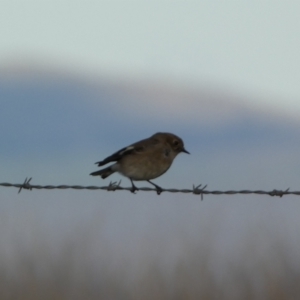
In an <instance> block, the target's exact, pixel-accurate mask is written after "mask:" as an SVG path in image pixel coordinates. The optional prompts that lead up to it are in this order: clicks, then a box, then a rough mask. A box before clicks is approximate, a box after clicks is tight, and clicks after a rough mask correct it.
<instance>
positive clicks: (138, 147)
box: [96, 138, 159, 167]
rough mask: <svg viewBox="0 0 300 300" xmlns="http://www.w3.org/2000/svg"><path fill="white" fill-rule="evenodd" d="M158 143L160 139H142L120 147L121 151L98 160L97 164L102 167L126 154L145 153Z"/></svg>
mask: <svg viewBox="0 0 300 300" xmlns="http://www.w3.org/2000/svg"><path fill="white" fill-rule="evenodd" d="M158 143H159V140H157V139H153V138H152V139H145V140H141V141H139V142H137V143H135V144H132V145H130V146H127V147H125V148H122V149H120V150H119V151H117V152H115V153H113V154H112V155H110V156H108V157H106V158H105V159H104V160H102V161H98V162H96V164H97V165H98V166H99V167H100V166H103V165H105V164H107V163H110V162H113V161H119V160H120V159H121V158H122V157H124V156H125V155H135V154H139V153H143V152H145V151H147V149H149V148H151V147H153V146H155V145H157V144H158Z"/></svg>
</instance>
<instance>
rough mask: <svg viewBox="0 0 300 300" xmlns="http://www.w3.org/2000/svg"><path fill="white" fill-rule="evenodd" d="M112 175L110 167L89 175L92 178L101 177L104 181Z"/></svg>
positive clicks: (112, 171)
mask: <svg viewBox="0 0 300 300" xmlns="http://www.w3.org/2000/svg"><path fill="white" fill-rule="evenodd" d="M113 173H115V171H114V170H112V167H111V166H110V167H107V168H105V169H102V170H99V171H96V172H93V173H91V174H90V175H92V176H101V178H103V179H105V178H106V177H108V176H110V175H111V174H113Z"/></svg>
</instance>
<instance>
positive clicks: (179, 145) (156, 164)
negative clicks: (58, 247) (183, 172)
mask: <svg viewBox="0 0 300 300" xmlns="http://www.w3.org/2000/svg"><path fill="white" fill-rule="evenodd" d="M181 152H184V153H187V154H190V153H189V152H188V151H187V150H186V149H185V148H184V143H183V141H182V139H181V138H180V137H178V136H177V135H175V134H172V133H167V132H157V133H155V134H153V135H152V136H150V137H149V138H147V139H143V140H141V141H138V142H136V143H134V144H131V145H129V146H127V147H124V148H122V149H120V150H119V151H117V152H115V153H113V154H112V155H110V156H108V157H107V158H105V159H104V160H102V161H98V162H96V163H95V164H97V165H98V166H99V167H101V166H104V165H106V164H108V163H111V162H115V163H114V164H112V165H110V166H108V167H106V168H104V169H101V170H98V171H96V172H92V173H91V174H90V175H92V176H101V178H103V179H105V178H107V177H108V176H110V175H111V174H113V173H115V172H118V173H120V174H121V175H123V176H125V177H127V178H129V180H130V181H131V190H130V191H131V192H132V193H135V191H138V188H137V187H136V186H135V184H134V183H133V181H147V182H149V183H150V184H152V185H153V186H154V187H155V188H156V191H157V194H158V195H159V194H160V193H161V192H162V188H161V187H160V186H158V185H157V184H155V183H153V182H152V181H150V180H151V179H154V178H157V177H159V176H161V175H162V174H164V173H165V172H166V171H168V169H169V168H170V167H171V165H172V163H173V160H174V159H175V157H176V156H177V155H178V154H179V153H181Z"/></svg>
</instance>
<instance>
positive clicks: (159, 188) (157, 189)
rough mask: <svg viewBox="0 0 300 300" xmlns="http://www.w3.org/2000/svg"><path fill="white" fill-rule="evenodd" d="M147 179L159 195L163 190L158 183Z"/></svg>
mask: <svg viewBox="0 0 300 300" xmlns="http://www.w3.org/2000/svg"><path fill="white" fill-rule="evenodd" d="M147 181H148V182H149V183H151V184H152V185H154V186H155V188H156V193H157V195H160V194H161V192H162V191H163V189H162V188H161V187H160V186H159V185H157V184H155V183H153V182H152V181H150V180H147Z"/></svg>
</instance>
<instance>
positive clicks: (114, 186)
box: [107, 180, 121, 192]
mask: <svg viewBox="0 0 300 300" xmlns="http://www.w3.org/2000/svg"><path fill="white" fill-rule="evenodd" d="M120 184H121V180H120V181H119V182H118V183H117V182H116V181H114V182H112V181H111V182H110V183H109V185H108V187H107V191H113V192H115V191H116V190H117V189H118V188H119V187H120Z"/></svg>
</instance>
